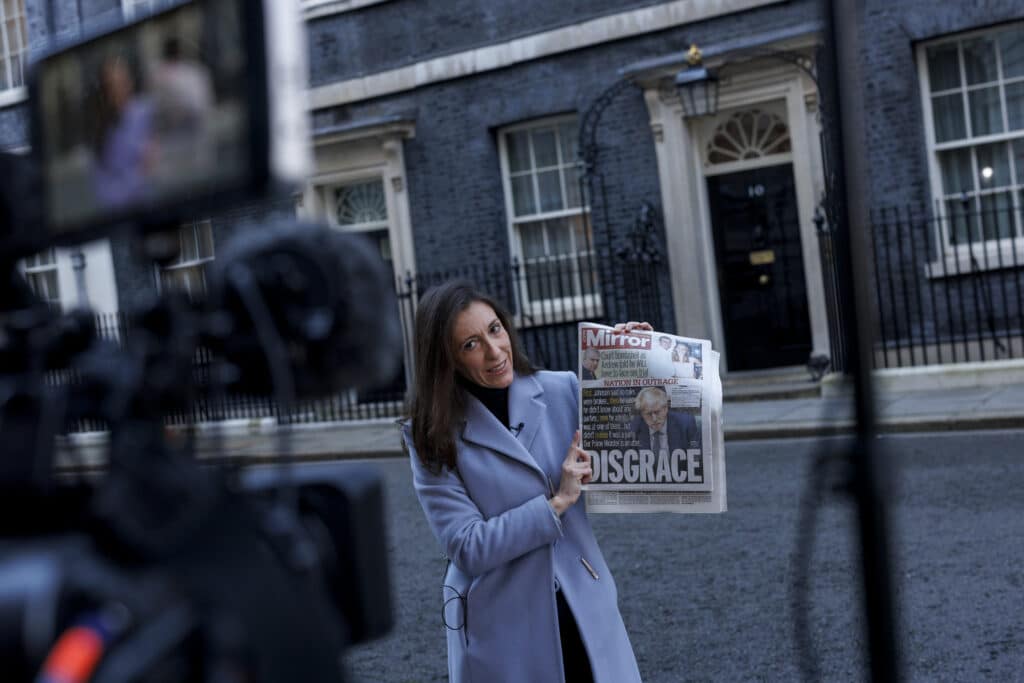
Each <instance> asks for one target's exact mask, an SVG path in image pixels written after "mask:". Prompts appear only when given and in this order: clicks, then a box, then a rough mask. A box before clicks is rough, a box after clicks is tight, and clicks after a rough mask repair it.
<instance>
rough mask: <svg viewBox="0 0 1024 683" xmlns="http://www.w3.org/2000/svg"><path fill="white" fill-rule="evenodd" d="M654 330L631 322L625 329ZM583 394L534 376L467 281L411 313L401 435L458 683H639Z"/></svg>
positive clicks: (490, 303) (562, 381)
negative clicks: (439, 555)
mask: <svg viewBox="0 0 1024 683" xmlns="http://www.w3.org/2000/svg"><path fill="white" fill-rule="evenodd" d="M638 327H639V328H643V329H650V326H649V325H646V323H627V324H626V325H619V326H618V329H619V330H620V331H621V330H623V329H627V328H628V329H636V328H638ZM577 396H578V384H577V379H576V375H575V374H574V373H571V372H544V371H540V372H538V371H535V370H534V369H533V368H532V367H531V365H530V363H529V361H528V360H527V358H526V356H525V355H524V354H523V352H522V350H521V349H520V348H519V345H518V342H517V341H516V338H515V333H514V331H513V329H512V327H511V325H510V318H509V315H508V313H507V312H506V311H505V310H504V309H502V307H501V306H500V305H498V304H497V303H496V302H495V301H494V300H492V299H491V298H489V297H487V296H485V295H484V294H481V293H480V292H477V291H475V290H474V289H473V288H472V286H471V285H469V284H467V283H463V282H450V283H447V284H444V285H441V286H439V287H437V288H435V289H433V290H431V291H430V292H428V293H427V294H426V295H425V296H424V297H423V299H422V301H421V302H420V304H419V309H418V311H417V314H416V376H415V385H414V392H413V394H412V399H411V401H410V409H409V413H410V418H411V420H410V421H409V422H407V423H406V424H405V427H404V435H405V443H406V445H407V446H408V448H409V452H410V459H411V462H412V470H413V481H414V485H415V488H416V495H417V496H418V497H419V500H420V504H421V505H422V506H423V511H424V513H425V514H426V516H427V521H428V523H429V524H430V527H431V529H432V530H433V532H434V535H435V537H436V538H437V539H438V541H439V542H440V543H441V546H442V547H443V548H444V551H445V553H446V555H447V557H448V558H449V564H448V568H447V571H446V574H445V580H444V600H445V602H444V621H445V625H446V626H447V627H448V671H449V678H450V680H451V681H452V682H453V683H459V682H462V681H477V682H485V681H486V682H487V683H492V682H498V683H500V682H502V681H507V682H509V683H522V682H524V681H529V682H531V683H544V682H547V681H552V682H558V681H563V680H564V681H567V682H568V681H588V682H589V681H593V682H594V683H631V682H634V681H639V680H640V674H639V671H638V670H637V665H636V659H635V657H634V656H633V650H632V647H631V646H630V643H629V637H628V636H627V635H626V629H625V626H624V625H623V623H622V617H621V616H620V614H619V609H618V603H617V593H616V588H615V582H614V580H613V579H612V577H611V573H610V572H609V571H608V566H607V565H606V564H605V561H604V557H603V556H602V555H601V551H600V549H599V548H598V546H597V541H596V540H595V538H594V534H593V531H592V530H591V528H590V522H589V520H588V519H587V516H586V512H585V511H584V509H583V507H582V505H581V504H577V503H578V502H580V501H579V499H580V485H581V484H585V483H587V482H588V481H589V480H590V477H591V474H592V472H591V464H590V458H589V456H588V455H587V453H586V451H584V450H582V449H581V448H579V431H578V430H577V431H575V433H574V430H576V425H577V423H578V403H577Z"/></svg>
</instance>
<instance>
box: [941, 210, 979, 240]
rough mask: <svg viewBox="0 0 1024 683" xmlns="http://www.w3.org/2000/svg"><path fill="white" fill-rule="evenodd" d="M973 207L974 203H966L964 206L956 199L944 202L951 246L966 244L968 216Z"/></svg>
mask: <svg viewBox="0 0 1024 683" xmlns="http://www.w3.org/2000/svg"><path fill="white" fill-rule="evenodd" d="M973 206H974V202H968V203H967V204H966V205H965V204H964V202H962V201H960V200H958V199H951V200H949V201H947V202H946V225H947V230H949V239H950V243H951V244H967V241H968V240H967V232H968V231H967V226H968V219H969V215H968V214H969V213H970V212H971V211H974V209H973V208H972V207H973ZM975 233H976V231H975Z"/></svg>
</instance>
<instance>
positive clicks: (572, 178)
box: [562, 166, 580, 209]
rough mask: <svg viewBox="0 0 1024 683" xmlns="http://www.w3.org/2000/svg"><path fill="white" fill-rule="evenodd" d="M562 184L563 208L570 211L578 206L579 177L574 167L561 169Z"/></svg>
mask: <svg viewBox="0 0 1024 683" xmlns="http://www.w3.org/2000/svg"><path fill="white" fill-rule="evenodd" d="M562 174H563V175H562V182H564V183H565V208H567V209H572V208H575V207H577V206H579V205H580V175H579V171H577V170H576V167H575V166H570V167H568V168H564V169H562Z"/></svg>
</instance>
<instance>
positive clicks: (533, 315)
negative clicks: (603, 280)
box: [515, 283, 604, 328]
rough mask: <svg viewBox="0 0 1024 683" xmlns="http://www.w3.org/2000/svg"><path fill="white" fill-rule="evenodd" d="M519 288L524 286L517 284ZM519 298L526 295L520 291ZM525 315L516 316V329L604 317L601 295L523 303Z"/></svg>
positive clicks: (536, 300)
mask: <svg viewBox="0 0 1024 683" xmlns="http://www.w3.org/2000/svg"><path fill="white" fill-rule="evenodd" d="M517 286H519V287H522V286H523V285H521V284H519V283H517ZM518 295H519V296H523V295H525V292H523V291H522V290H520V291H519V292H518ZM522 306H523V313H520V314H519V315H517V316H515V324H516V327H519V328H524V327H542V326H544V325H561V324H563V323H575V322H579V321H581V320H593V319H596V318H600V317H602V316H603V315H604V307H603V306H602V303H601V295H600V294H586V295H584V296H570V297H564V298H561V299H533V300H529V301H524V302H523V305H522Z"/></svg>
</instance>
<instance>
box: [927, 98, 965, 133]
mask: <svg viewBox="0 0 1024 683" xmlns="http://www.w3.org/2000/svg"><path fill="white" fill-rule="evenodd" d="M932 114H933V116H934V117H935V141H936V142H948V141H949V140H961V139H963V138H965V137H967V125H966V122H965V121H964V106H963V99H962V96H961V95H960V93H955V94H953V95H941V96H939V97H933V98H932Z"/></svg>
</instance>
